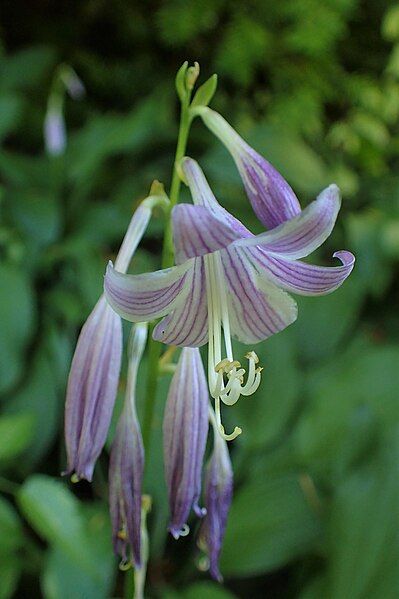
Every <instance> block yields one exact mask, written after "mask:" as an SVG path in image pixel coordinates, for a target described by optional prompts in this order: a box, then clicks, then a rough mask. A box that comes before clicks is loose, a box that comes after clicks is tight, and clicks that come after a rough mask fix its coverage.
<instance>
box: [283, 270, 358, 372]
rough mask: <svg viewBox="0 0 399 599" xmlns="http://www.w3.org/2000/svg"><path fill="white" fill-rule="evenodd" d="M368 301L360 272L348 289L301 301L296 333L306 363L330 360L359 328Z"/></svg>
mask: <svg viewBox="0 0 399 599" xmlns="http://www.w3.org/2000/svg"><path fill="white" fill-rule="evenodd" d="M363 298H364V293H363V287H362V285H361V284H360V281H359V278H358V276H357V273H356V271H355V272H354V273H353V274H352V275H351V277H350V278H349V279H348V280H347V281H345V283H344V285H343V286H342V287H341V288H340V289H338V290H337V291H335V292H334V293H332V294H331V295H326V296H324V297H299V298H296V299H297V302H298V313H299V316H298V320H297V322H296V323H295V325H294V328H293V330H294V331H295V333H296V335H297V344H298V350H299V353H300V356H301V358H302V359H303V360H306V361H309V362H311V363H312V364H315V363H317V362H318V361H320V360H323V359H326V358H328V357H329V356H330V355H332V354H333V352H334V351H336V349H337V347H338V345H339V343H341V342H342V341H343V340H344V339H345V336H346V335H349V334H350V332H351V330H352V329H353V328H354V327H355V325H356V322H357V319H358V317H359V310H360V306H361V303H362V301H363Z"/></svg>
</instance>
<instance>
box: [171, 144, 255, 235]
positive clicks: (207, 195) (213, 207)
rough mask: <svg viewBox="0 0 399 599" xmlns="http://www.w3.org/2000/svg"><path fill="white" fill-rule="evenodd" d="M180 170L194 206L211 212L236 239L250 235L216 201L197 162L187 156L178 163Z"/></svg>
mask: <svg viewBox="0 0 399 599" xmlns="http://www.w3.org/2000/svg"><path fill="white" fill-rule="evenodd" d="M180 166H181V170H182V172H183V175H184V177H185V180H186V182H187V185H188V186H189V188H190V192H191V196H192V198H193V202H194V204H196V205H198V206H204V207H205V208H208V210H210V211H211V212H212V214H213V215H214V216H215V217H216V218H218V219H219V220H220V221H221V222H222V223H224V225H225V226H228V227H230V229H231V230H232V234H236V235H237V237H248V236H250V235H251V233H250V232H249V231H248V229H247V228H246V227H244V225H243V224H242V223H241V222H240V221H239V220H238V219H237V218H234V216H233V215H232V214H230V212H227V210H225V209H224V208H223V207H222V206H221V205H220V204H219V202H218V201H217V199H216V198H215V196H214V195H213V193H212V190H211V188H210V187H209V185H208V181H207V180H206V178H205V175H204V173H203V172H202V169H201V167H200V166H199V164H198V162H196V161H195V160H193V159H192V158H188V157H187V156H186V157H185V158H183V160H182V161H181V163H180Z"/></svg>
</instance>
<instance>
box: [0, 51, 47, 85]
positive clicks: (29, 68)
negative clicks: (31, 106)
mask: <svg viewBox="0 0 399 599" xmlns="http://www.w3.org/2000/svg"><path fill="white" fill-rule="evenodd" d="M55 62H56V54H55V51H54V49H53V48H50V47H49V46H44V45H36V46H30V47H27V48H24V49H22V50H19V52H16V53H14V54H13V55H12V56H9V57H7V58H6V59H5V60H3V61H2V64H1V69H0V81H1V87H3V88H6V89H24V90H25V89H26V88H29V87H33V86H38V85H39V84H40V83H41V82H42V81H43V79H44V77H46V76H47V75H48V73H49V71H50V70H51V68H52V67H54V65H55Z"/></svg>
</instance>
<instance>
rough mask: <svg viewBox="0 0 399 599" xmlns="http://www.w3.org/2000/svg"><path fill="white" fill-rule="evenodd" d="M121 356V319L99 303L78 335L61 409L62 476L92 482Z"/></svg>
mask: <svg viewBox="0 0 399 599" xmlns="http://www.w3.org/2000/svg"><path fill="white" fill-rule="evenodd" d="M121 355H122V324H121V319H120V317H119V316H118V315H117V314H115V312H114V311H113V310H112V308H111V307H110V306H109V305H108V304H107V301H106V299H105V297H104V296H101V298H100V299H99V300H98V302H97V304H96V305H95V307H94V309H93V311H92V313H91V314H90V316H89V318H88V319H87V321H86V323H85V324H84V326H83V328H82V330H81V333H80V335H79V339H78V343H77V346H76V350H75V354H74V356H73V360H72V365H71V371H70V373H69V378H68V386H67V398H66V405H65V441H66V448H67V456H68V468H67V471H66V474H70V473H72V472H75V477H74V478H75V479H76V478H77V479H81V478H85V479H87V480H89V481H91V479H92V476H93V470H94V465H95V462H96V460H97V458H98V456H99V455H100V453H101V450H102V448H103V446H104V443H105V439H106V437H107V433H108V428H109V423H110V421H111V415H112V410H113V407H114V402H115V397H116V392H117V388H118V380H119V371H120V365H121Z"/></svg>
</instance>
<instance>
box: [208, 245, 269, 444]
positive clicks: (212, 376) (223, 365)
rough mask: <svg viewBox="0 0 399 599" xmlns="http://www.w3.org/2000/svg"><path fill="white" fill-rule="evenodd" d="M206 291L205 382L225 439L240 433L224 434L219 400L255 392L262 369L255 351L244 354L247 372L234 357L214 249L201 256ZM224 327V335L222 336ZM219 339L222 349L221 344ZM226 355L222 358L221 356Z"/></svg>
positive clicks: (221, 274)
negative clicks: (206, 379)
mask: <svg viewBox="0 0 399 599" xmlns="http://www.w3.org/2000/svg"><path fill="white" fill-rule="evenodd" d="M204 262H205V275H206V291H207V302H208V328H209V342H208V384H209V391H210V394H211V396H212V398H213V399H214V400H215V415H216V422H217V426H218V430H219V432H220V434H221V436H222V437H223V438H224V439H225V440H226V441H232V440H233V439H235V438H236V437H238V435H240V434H241V433H242V429H241V428H240V427H238V426H236V427H235V428H234V430H233V432H232V433H230V434H227V433H226V432H225V429H224V426H223V424H222V418H221V403H224V404H225V405H228V406H232V405H234V404H235V403H236V402H237V401H238V400H239V398H240V397H241V395H243V396H249V395H252V394H253V393H255V391H256V390H257V389H258V387H259V385H260V382H261V372H262V368H261V367H260V366H258V364H259V358H258V356H257V355H256V353H255V352H254V351H250V352H248V353H247V354H246V356H245V358H246V359H247V360H248V368H247V371H246V370H245V368H243V367H242V366H241V363H240V362H239V361H238V360H235V359H234V357H233V349H232V343H231V333H230V322H229V313H228V299H227V293H226V282H225V275H224V271H223V266H222V263H221V258H220V253H219V252H213V253H212V254H207V255H205V256H204ZM222 330H223V335H222ZM222 338H223V341H224V348H223V347H222ZM223 355H224V356H225V357H223V358H222V356H223Z"/></svg>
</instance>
